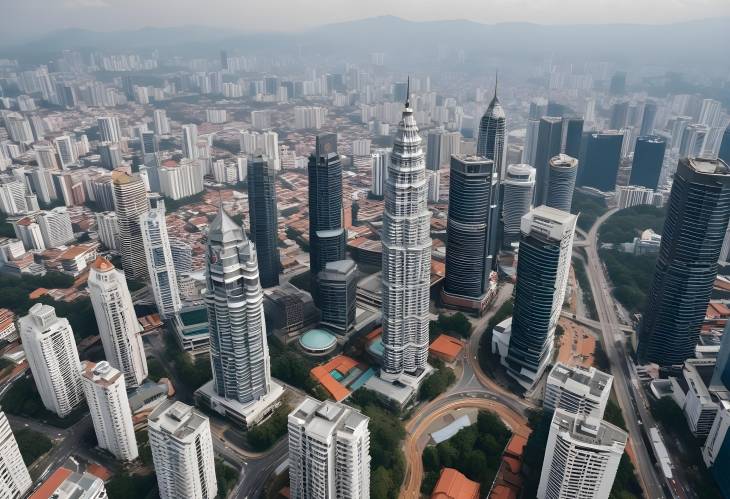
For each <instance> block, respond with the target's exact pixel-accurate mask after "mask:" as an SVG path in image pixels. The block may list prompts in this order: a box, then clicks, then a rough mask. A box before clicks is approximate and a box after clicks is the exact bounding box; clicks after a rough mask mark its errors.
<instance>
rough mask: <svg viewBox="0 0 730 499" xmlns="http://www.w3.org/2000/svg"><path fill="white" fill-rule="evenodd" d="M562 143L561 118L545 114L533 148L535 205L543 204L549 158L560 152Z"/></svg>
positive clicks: (546, 188) (548, 174) (546, 187)
mask: <svg viewBox="0 0 730 499" xmlns="http://www.w3.org/2000/svg"><path fill="white" fill-rule="evenodd" d="M562 143H563V120H562V118H557V117H551V116H545V117H544V118H542V119H540V125H539V128H538V132H537V146H536V148H535V164H534V165H532V166H534V167H535V170H536V172H535V206H540V205H542V204H545V201H547V193H548V179H549V178H550V159H551V158H554V157H555V156H557V155H558V154H560V147H561V145H562Z"/></svg>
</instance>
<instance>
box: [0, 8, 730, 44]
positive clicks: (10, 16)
mask: <svg viewBox="0 0 730 499" xmlns="http://www.w3.org/2000/svg"><path fill="white" fill-rule="evenodd" d="M379 15H395V16H399V17H403V18H406V19H411V20H416V21H422V20H424V21H425V20H441V19H470V20H473V21H478V22H483V23H495V22H509V21H527V22H535V23H543V24H559V23H614V22H627V23H670V22H676V21H683V20H690V19H701V18H712V17H718V16H730V1H729V0H0V33H2V38H4V39H6V40H7V39H8V38H9V37H16V38H20V37H23V38H25V37H27V36H28V35H30V34H33V35H35V34H38V33H44V32H47V31H51V30H55V29H60V28H69V27H80V28H88V29H95V30H103V31H106V30H119V29H129V28H141V27H145V26H182V25H191V24H194V25H204V26H221V27H226V28H240V29H249V30H251V29H253V30H256V31H282V30H295V29H303V28H308V27H311V26H317V25H321V24H326V23H330V22H337V21H347V20H351V19H361V18H365V17H372V16H379ZM24 35H25V36H24Z"/></svg>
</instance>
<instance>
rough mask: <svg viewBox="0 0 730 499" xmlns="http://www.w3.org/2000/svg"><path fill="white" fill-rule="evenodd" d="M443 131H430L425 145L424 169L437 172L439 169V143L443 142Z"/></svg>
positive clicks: (437, 129) (441, 129)
mask: <svg viewBox="0 0 730 499" xmlns="http://www.w3.org/2000/svg"><path fill="white" fill-rule="evenodd" d="M444 133H445V132H444V129H443V127H441V128H436V129H434V130H430V131H429V132H428V135H427V141H428V142H427V143H426V168H428V169H429V170H431V171H438V170H439V169H440V168H441V143H442V142H443V141H444Z"/></svg>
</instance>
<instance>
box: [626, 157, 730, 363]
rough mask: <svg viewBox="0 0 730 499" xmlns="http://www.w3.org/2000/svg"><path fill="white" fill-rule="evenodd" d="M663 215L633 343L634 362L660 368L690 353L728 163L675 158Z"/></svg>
mask: <svg viewBox="0 0 730 499" xmlns="http://www.w3.org/2000/svg"><path fill="white" fill-rule="evenodd" d="M667 213H668V215H667V220H666V222H665V223H664V229H663V231H662V242H661V246H660V247H659V258H658V259H657V263H656V270H655V271H654V281H653V282H652V286H651V290H650V292H649V294H648V297H647V308H646V311H645V313H644V316H643V318H642V324H641V328H640V335H639V347H638V354H639V360H640V361H642V362H654V363H657V364H659V365H661V366H670V365H678V364H682V363H683V362H684V361H685V360H686V359H688V358H690V357H692V356H693V354H694V348H695V345H696V344H697V338H698V336H699V332H700V327H701V326H702V322H703V320H704V318H705V312H706V310H707V304H708V303H709V301H710V293H711V292H712V284H713V282H714V281H715V277H716V276H717V260H718V258H719V256H720V249H721V247H722V241H723V238H724V237H725V231H726V229H727V226H728V219H730V168H728V165H727V164H726V163H725V162H724V161H722V160H707V159H699V158H696V159H693V158H682V159H680V160H679V164H678V165H677V171H676V173H675V174H674V183H673V184H672V192H671V194H670V196H669V209H668V211H667Z"/></svg>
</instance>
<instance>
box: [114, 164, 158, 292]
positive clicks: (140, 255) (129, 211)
mask: <svg viewBox="0 0 730 499" xmlns="http://www.w3.org/2000/svg"><path fill="white" fill-rule="evenodd" d="M112 186H113V188H114V211H115V212H116V214H117V220H118V222H119V239H118V245H119V248H118V249H119V253H121V255H122V268H123V269H124V273H125V274H126V275H127V276H128V277H129V278H131V279H140V280H142V279H147V277H148V275H147V259H146V257H145V253H144V244H143V243H142V230H141V228H140V226H139V217H140V215H142V214H143V213H146V212H147V211H148V210H149V209H150V202H149V200H148V199H147V190H146V188H145V183H144V180H142V178H140V177H139V176H136V175H128V174H127V173H124V172H120V171H116V172H114V173H112Z"/></svg>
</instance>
